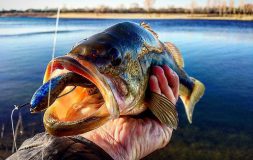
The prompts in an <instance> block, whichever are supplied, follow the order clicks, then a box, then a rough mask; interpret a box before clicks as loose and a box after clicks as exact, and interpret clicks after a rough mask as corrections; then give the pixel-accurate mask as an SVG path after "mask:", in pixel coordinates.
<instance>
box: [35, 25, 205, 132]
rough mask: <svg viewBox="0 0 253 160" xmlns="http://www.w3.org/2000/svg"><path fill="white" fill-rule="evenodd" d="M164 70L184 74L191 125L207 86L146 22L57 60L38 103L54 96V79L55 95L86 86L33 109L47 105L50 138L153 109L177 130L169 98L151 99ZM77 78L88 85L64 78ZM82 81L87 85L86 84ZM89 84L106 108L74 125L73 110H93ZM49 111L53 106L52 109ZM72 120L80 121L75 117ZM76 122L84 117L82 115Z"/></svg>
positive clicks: (107, 33) (101, 36) (113, 30)
mask: <svg viewBox="0 0 253 160" xmlns="http://www.w3.org/2000/svg"><path fill="white" fill-rule="evenodd" d="M162 65H168V66H169V67H170V68H171V69H172V70H173V71H174V72H175V73H176V74H177V75H178V77H179V81H180V92H179V94H180V98H181V99H182V101H183V103H184V106H185V110H186V114H187V117H188V120H189V122H190V123H191V122H192V113H193V109H194V106H195V104H196V103H197V102H198V100H199V99H200V98H201V97H202V95H203V94H204V90H205V87H204V85H203V84H202V83H201V82H200V81H198V80H196V79H195V78H192V77H190V76H188V75H187V73H186V72H185V71H184V70H183V67H184V62H183V58H182V56H181V54H180V52H179V50H178V49H177V48H176V47H175V46H174V45H173V44H172V43H170V42H165V43H163V42H161V41H160V40H159V39H158V35H157V34H156V33H155V32H154V31H153V30H152V29H151V27H150V26H149V25H147V24H145V23H141V24H140V25H139V24H136V23H132V22H122V23H119V24H116V25H114V26H112V27H110V28H108V29H106V30H104V31H103V32H101V33H98V34H95V35H93V36H91V37H89V38H87V39H84V40H83V41H81V42H79V43H77V44H76V45H75V46H74V47H73V49H72V50H71V51H70V52H69V53H68V54H67V55H65V56H63V57H58V58H55V59H54V60H53V61H52V62H50V63H49V65H48V67H47V70H46V73H45V77H44V85H43V86H44V87H43V86H42V87H41V88H44V90H41V89H38V90H37V91H36V93H35V94H34V96H33V100H34V101H35V100H37V99H38V96H37V95H41V94H42V97H43V96H44V97H47V96H48V94H49V89H50V87H48V86H49V85H48V84H47V83H49V82H50V80H51V81H52V80H54V81H52V82H53V85H54V87H53V88H54V89H53V90H52V91H51V92H53V93H55V91H54V90H59V89H57V88H58V87H59V88H61V91H62V90H63V89H62V88H65V87H67V86H81V87H80V88H78V87H77V88H78V89H79V90H78V91H76V90H77V89H76V90H75V91H73V93H70V94H68V95H66V96H65V97H62V98H59V100H58V99H57V98H55V97H57V95H59V94H60V92H57V94H55V95H51V96H53V99H54V100H55V102H54V101H52V102H50V104H48V102H49V101H48V102H47V101H46V99H47V98H44V100H42V99H43V98H40V100H37V101H36V104H35V103H34V102H33V101H32V102H31V106H32V110H36V111H40V110H42V108H43V107H40V108H39V109H38V104H42V103H43V105H44V109H47V110H46V112H45V115H44V124H45V128H46V129H47V131H48V132H49V133H51V134H54V135H58V136H62V135H73V134H79V133H83V132H87V131H90V130H92V129H94V128H97V127H99V126H101V125H102V124H103V123H105V122H106V121H108V120H109V119H110V118H117V117H119V116H120V115H137V114H140V113H141V112H143V111H144V110H146V109H150V110H151V111H152V112H153V113H154V115H155V116H156V117H157V118H158V119H159V120H160V121H161V122H162V123H165V124H167V125H168V126H170V127H172V128H176V127H177V124H178V118H177V112H176V110H175V107H174V106H173V104H172V103H171V102H170V101H169V100H168V99H167V98H165V97H163V96H161V95H157V94H155V93H151V95H149V96H150V97H149V98H148V99H149V100H147V96H148V93H147V88H148V80H149V76H150V68H151V66H162ZM62 69H64V70H65V71H66V73H64V74H55V75H54V73H55V72H57V70H58V71H59V70H62ZM50 71H53V73H51V72H50ZM72 73H75V74H72ZM67 74H68V76H67ZM53 75H54V76H53ZM77 75H78V76H82V77H84V80H80V81H81V82H80V81H78V82H73V81H68V82H66V81H63V80H62V79H64V78H62V77H65V78H66V77H67V79H76V78H75V76H77ZM71 76H72V77H71ZM55 79H56V80H55ZM52 82H51V83H52ZM82 82H83V83H86V85H82ZM58 83H59V84H61V85H58V87H57V85H55V84H58ZM89 83H90V84H91V83H92V84H93V85H94V86H95V87H94V88H96V89H97V90H98V91H99V94H100V95H101V96H102V99H103V102H104V103H101V106H100V107H98V110H96V111H95V112H94V113H92V114H90V113H89V116H87V117H85V114H86V115H87V113H85V114H82V115H81V118H79V119H76V120H74V121H68V118H69V117H70V116H69V115H70V114H68V113H70V110H73V106H74V104H75V105H76V104H78V106H80V107H79V108H81V109H82V110H83V108H86V109H87V108H88V107H87V106H92V105H91V104H88V105H87V103H86V102H84V99H85V96H86V97H87V95H89V94H87V88H88V87H87V84H89ZM46 84H47V85H46ZM45 85H46V87H45ZM45 88H46V89H45ZM45 90H47V91H46V92H45ZM42 91H43V92H42ZM39 93H41V94H39ZM71 94H73V95H71ZM76 97H79V98H76ZM89 97H92V98H93V99H92V98H91V100H90V102H91V101H93V100H94V97H96V96H94V95H92V94H91V95H89ZM56 99H57V100H56ZM61 99H63V100H61ZM64 99H65V100H64ZM74 99H75V100H74ZM61 101H64V102H61ZM94 101H96V100H94ZM97 101H98V99H97ZM99 101H100V99H99ZM67 102H68V103H67ZM84 104H85V105H84ZM95 105H96V106H97V105H98V104H95ZM47 106H50V107H49V108H47ZM93 106H94V104H93ZM77 108H78V107H77ZM63 110H65V112H64V111H63ZM76 112H80V111H79V110H78V111H76ZM71 113H73V112H71ZM71 116H73V117H75V114H71ZM76 117H80V114H78V116H76ZM72 119H75V118H72Z"/></svg>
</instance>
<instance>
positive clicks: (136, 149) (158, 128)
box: [82, 66, 179, 159]
mask: <svg viewBox="0 0 253 160" xmlns="http://www.w3.org/2000/svg"><path fill="white" fill-rule="evenodd" d="M152 71H153V74H152V75H151V76H150V79H149V87H150V90H151V91H152V92H155V93H157V94H162V95H164V96H166V97H167V98H168V99H169V100H170V101H171V102H172V103H173V104H174V105H175V104H176V101H177V99H178V92H179V78H178V76H177V74H175V72H174V71H173V70H171V69H170V68H169V67H168V66H163V67H162V68H161V67H157V66H155V67H153V68H152ZM172 130H173V129H172V128H169V127H167V126H166V125H164V124H161V123H160V122H159V121H158V120H154V119H151V118H144V119H141V118H132V117H127V116H126V117H120V118H118V119H114V120H111V121H109V122H108V123H106V124H105V125H103V126H102V127H100V128H98V129H96V130H93V131H91V132H88V133H85V134H83V135H82V136H83V137H85V138H87V139H89V140H91V141H93V142H94V143H96V144H97V145H99V146H100V147H101V148H103V149H104V150H105V151H106V152H107V153H108V154H109V155H110V156H112V158H113V159H141V158H143V157H145V156H147V155H148V154H150V153H152V152H154V151H155V150H157V149H160V148H163V147H164V146H166V145H167V144H168V142H169V140H170V138H171V134H172Z"/></svg>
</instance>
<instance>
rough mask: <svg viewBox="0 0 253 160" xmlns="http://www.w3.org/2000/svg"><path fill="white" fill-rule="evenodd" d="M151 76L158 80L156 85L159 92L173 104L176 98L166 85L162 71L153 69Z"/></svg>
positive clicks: (157, 68) (156, 68)
mask: <svg viewBox="0 0 253 160" xmlns="http://www.w3.org/2000/svg"><path fill="white" fill-rule="evenodd" d="M153 74H154V75H155V76H156V77H157V79H158V84H159V87H160V90H161V92H162V93H163V94H164V95H165V96H166V97H167V98H168V99H169V100H170V101H171V102H173V103H175V102H176V98H175V96H174V94H173V92H172V90H171V88H170V86H169V85H168V81H167V78H166V77H165V75H164V71H163V69H162V68H161V67H157V66H156V67H153Z"/></svg>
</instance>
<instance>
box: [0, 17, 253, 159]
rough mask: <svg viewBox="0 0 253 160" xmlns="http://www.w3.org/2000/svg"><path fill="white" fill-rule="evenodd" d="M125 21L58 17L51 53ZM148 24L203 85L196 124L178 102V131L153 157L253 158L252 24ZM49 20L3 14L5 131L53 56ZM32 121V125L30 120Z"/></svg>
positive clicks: (0, 101)
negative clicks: (173, 47) (178, 53)
mask: <svg viewBox="0 0 253 160" xmlns="http://www.w3.org/2000/svg"><path fill="white" fill-rule="evenodd" d="M122 21H126V20H109V19H107V20H94V19H60V22H59V34H58V38H57V39H58V40H57V46H56V56H60V55H63V54H65V53H68V51H69V50H70V49H71V47H72V46H73V45H74V44H75V43H76V42H78V41H80V40H82V39H84V38H86V37H89V36H91V35H93V34H95V33H97V32H99V31H102V30H104V29H105V28H107V27H109V26H111V25H113V24H115V23H118V22H122ZM128 21H135V22H138V23H139V22H141V21H140V20H128ZM145 22H147V23H149V24H150V25H151V26H152V28H153V29H154V30H155V31H156V32H157V33H158V35H159V37H160V40H162V41H164V42H166V41H170V42H173V43H175V44H176V46H178V48H179V49H180V50H181V52H182V54H183V57H184V60H185V70H186V71H187V73H189V75H191V76H192V77H195V78H197V79H199V80H201V81H202V82H203V83H204V84H205V86H206V93H205V95H204V97H203V98H202V99H201V101H200V102H199V103H198V104H197V106H196V108H195V112H194V116H193V124H192V125H189V124H188V123H187V122H186V116H185V113H184V111H183V107H182V104H181V102H179V103H178V108H179V113H180V126H179V129H178V130H177V131H175V132H174V134H173V137H172V142H171V144H170V145H169V146H168V147H166V148H165V149H163V150H162V151H160V152H157V153H154V154H153V157H157V156H160V157H161V158H165V159H167V158H171V159H184V158H185V157H187V159H191V158H192V159H198V158H199V159H208V158H210V157H213V158H214V159H233V158H235V159H252V158H253V155H252V153H253V22H243V21H215V20H210V21H209V20H145ZM54 25H55V19H47V18H0V91H1V94H0V125H1V126H2V124H4V126H5V134H8V133H9V131H10V129H9V127H10V113H11V110H12V109H13V105H14V104H23V103H26V102H29V100H30V98H31V96H32V94H33V92H34V91H35V90H36V89H37V88H38V87H39V86H40V85H41V83H42V79H43V74H44V71H45V68H46V65H47V63H48V62H49V61H50V59H51V54H52V46H53V33H54V28H55V26H54ZM21 113H22V117H23V126H24V128H25V130H26V131H29V130H30V129H31V128H33V129H34V130H35V131H34V132H38V131H41V130H43V127H42V123H41V121H42V115H40V114H38V115H31V114H30V113H29V109H28V108H23V109H22V110H21ZM17 115H18V114H17V113H15V116H14V118H15V120H16V121H17ZM33 122H36V125H31V124H33ZM1 126H0V127H1ZM38 128H39V130H36V129H38ZM149 159H152V156H150V157H149Z"/></svg>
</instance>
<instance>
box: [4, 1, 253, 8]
mask: <svg viewBox="0 0 253 160" xmlns="http://www.w3.org/2000/svg"><path fill="white" fill-rule="evenodd" d="M191 1H192V0H155V8H160V7H167V6H175V7H187V6H189V5H190V4H191ZM238 1H239V0H235V4H238ZM244 1H245V2H248V3H253V0H244ZM143 2H144V0H71V1H70V0H0V10H2V9H7V10H8V9H22V10H24V9H29V8H35V9H44V8H46V7H49V8H56V7H57V6H59V5H60V6H66V7H67V8H84V7H89V8H94V7H97V6H99V5H106V6H110V7H118V6H120V5H121V4H123V5H124V6H125V7H130V6H131V4H133V3H137V4H138V5H139V6H140V7H143ZM195 2H197V4H198V5H205V4H206V3H207V0H195ZM227 3H228V4H229V0H227Z"/></svg>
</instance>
